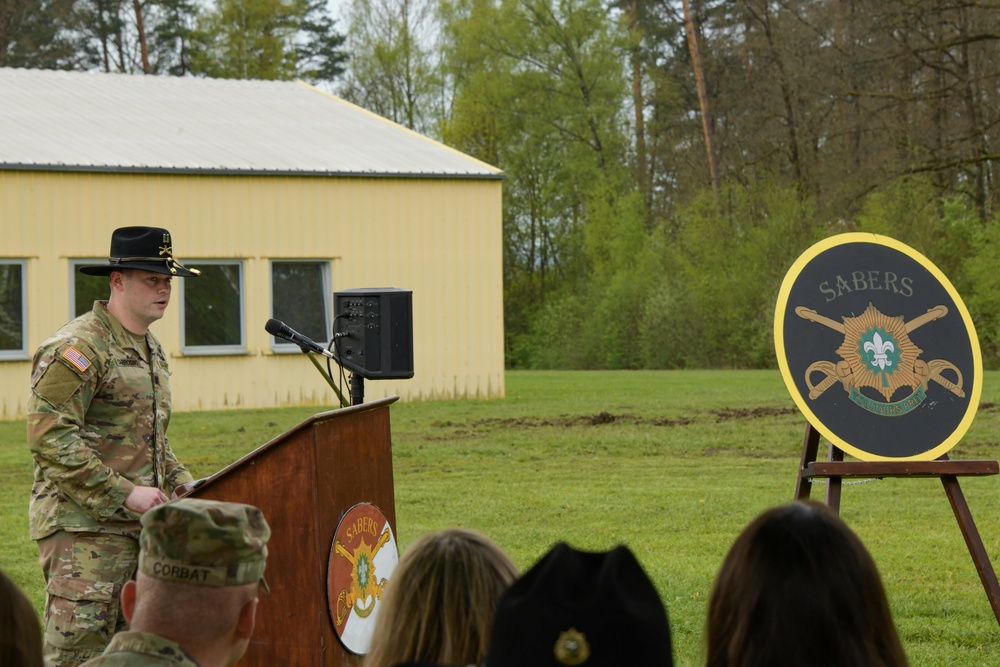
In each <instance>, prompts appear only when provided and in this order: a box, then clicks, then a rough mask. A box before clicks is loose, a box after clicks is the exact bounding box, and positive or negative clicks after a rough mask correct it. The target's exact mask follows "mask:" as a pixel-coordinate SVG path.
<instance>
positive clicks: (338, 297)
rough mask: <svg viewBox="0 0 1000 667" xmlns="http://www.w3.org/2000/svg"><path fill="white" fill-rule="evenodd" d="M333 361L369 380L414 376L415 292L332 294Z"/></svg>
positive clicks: (359, 291) (399, 290)
mask: <svg viewBox="0 0 1000 667" xmlns="http://www.w3.org/2000/svg"><path fill="white" fill-rule="evenodd" d="M333 313H334V320H333V322H334V324H333V331H334V336H335V339H336V343H335V344H334V346H333V354H334V359H336V361H337V363H338V364H340V365H341V366H343V367H344V368H347V369H349V370H351V371H353V372H355V373H357V374H358V375H360V376H361V377H363V378H365V379H366V380H395V379H406V378H411V377H413V292H411V291H409V290H402V289H396V288H395V287H387V288H384V289H349V290H343V291H341V292H334V293H333Z"/></svg>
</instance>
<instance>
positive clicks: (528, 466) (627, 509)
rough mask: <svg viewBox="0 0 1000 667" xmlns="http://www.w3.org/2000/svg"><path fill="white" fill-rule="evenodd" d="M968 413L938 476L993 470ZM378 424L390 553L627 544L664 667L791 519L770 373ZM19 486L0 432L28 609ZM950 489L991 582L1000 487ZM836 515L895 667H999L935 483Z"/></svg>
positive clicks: (245, 429) (396, 416)
mask: <svg viewBox="0 0 1000 667" xmlns="http://www.w3.org/2000/svg"><path fill="white" fill-rule="evenodd" d="M982 401H983V405H982V407H981V408H980V411H979V414H978V416H977V418H976V421H975V423H974V424H973V425H972V428H971V429H970V430H969V433H968V434H967V436H966V438H965V440H964V441H963V442H962V443H961V444H960V445H959V446H958V447H956V448H955V449H954V450H952V452H951V456H952V458H957V459H973V458H988V459H996V458H997V457H998V456H1000V444H998V440H1000V436H998V433H1000V410H998V409H997V408H995V407H993V406H992V404H993V403H994V402H1000V373H988V374H987V375H986V382H985V386H984V391H983V398H982ZM320 409H321V408H296V409H283V410H269V411H229V412H207V413H183V414H176V415H174V418H173V421H172V423H171V426H170V434H171V442H172V444H173V446H174V449H175V450H176V451H177V453H178V455H179V456H180V458H181V459H182V460H183V461H185V462H186V463H187V464H188V465H189V467H190V468H192V471H193V473H194V474H195V476H196V477H201V476H207V475H209V474H211V473H213V472H215V471H216V470H218V469H220V468H221V467H223V466H224V465H226V464H228V463H230V462H232V461H233V460H235V459H236V458H238V457H239V456H241V455H243V454H245V453H246V452H248V451H250V450H252V449H254V448H256V447H257V446H259V445H261V444H263V443H264V442H266V441H268V440H270V439H271V438H273V437H275V436H276V435H279V434H280V433H282V432H284V431H285V430H287V429H289V428H290V427H292V426H294V425H295V424H297V423H298V422H299V421H301V420H302V419H304V418H305V417H307V416H309V415H311V414H313V413H314V412H317V411H319V410H320ZM391 419H392V433H393V465H394V474H395V478H394V481H395V489H396V513H397V536H398V539H399V543H400V547H401V548H402V549H404V550H405V548H406V545H407V544H408V543H409V542H411V541H412V540H413V539H414V538H415V537H417V536H419V535H421V534H423V533H425V532H427V531H431V530H436V529H440V528H445V527H448V526H466V527H470V528H474V529H476V530H479V531H481V532H483V533H486V534H487V535H489V536H491V537H492V538H493V539H495V540H496V541H497V542H498V543H499V544H500V545H501V546H502V547H503V548H504V549H505V550H506V551H507V552H508V553H509V554H510V555H511V556H512V557H513V558H514V560H515V561H516V562H517V563H518V565H520V566H521V567H522V568H527V567H529V566H530V565H531V564H532V563H533V562H534V561H535V560H536V559H538V558H539V557H540V556H541V555H543V554H544V553H545V552H546V551H547V549H548V548H549V547H550V546H551V545H552V544H553V543H555V542H556V541H567V542H569V543H571V544H573V545H574V546H577V547H579V548H583V549H593V550H604V549H608V548H610V547H612V546H614V545H616V544H619V543H624V544H627V545H629V546H630V547H631V548H632V550H633V551H634V552H635V553H636V555H637V557H638V558H639V560H640V562H642V563H643V565H644V566H645V568H646V570H647V572H648V573H649V575H650V577H651V578H652V579H653V581H654V583H655V584H656V586H657V588H658V589H659V591H660V594H661V596H662V597H663V600H664V602H665V603H666V606H667V611H668V614H669V616H670V622H671V627H672V631H673V639H674V653H675V657H676V661H677V664H678V665H681V666H683V667H688V666H690V667H693V666H695V665H700V664H702V663H703V659H702V656H703V647H702V629H703V625H704V619H705V606H706V602H707V597H708V594H709V591H710V588H711V583H712V579H713V577H714V575H715V572H716V570H717V569H718V566H719V564H720V562H721V560H722V558H723V556H724V555H725V552H726V551H727V549H728V548H729V545H730V543H731V542H732V540H733V539H734V538H735V536H736V535H737V533H739V531H740V530H741V529H742V528H743V527H744V526H745V525H746V524H747V523H748V522H749V521H750V520H751V519H752V518H753V517H754V516H755V515H756V514H758V513H759V512H760V511H762V510H764V509H765V508H767V507H770V506H772V505H775V504H778V503H784V502H788V501H790V500H791V498H792V495H793V491H794V487H795V478H796V472H797V469H798V465H799V457H800V455H801V447H802V437H803V431H804V426H805V422H804V420H803V418H802V417H801V416H800V415H799V414H798V412H797V411H795V409H794V404H793V403H792V401H791V399H790V398H789V396H788V393H787V391H786V390H785V387H784V384H783V383H782V381H781V378H780V376H779V374H778V373H777V371H664V372H646V371H642V372H511V373H508V374H507V397H506V398H505V399H502V400H492V401H440V402H427V403H395V404H394V405H393V406H392V408H391ZM823 451H825V450H823ZM30 479H31V463H30V457H29V455H28V453H27V449H26V446H25V444H24V424H23V423H21V422H0V568H2V569H3V570H4V571H5V572H7V573H8V574H10V575H11V576H12V577H13V578H14V580H15V581H16V582H17V583H18V584H19V585H20V586H22V588H23V589H24V590H25V591H26V592H27V593H28V594H29V596H30V597H31V598H32V600H33V601H34V602H35V604H36V605H37V606H38V607H39V608H40V607H41V600H42V580H41V575H40V573H39V572H38V567H37V564H36V561H35V555H36V552H35V549H34V545H33V544H32V543H31V542H30V541H29V540H28V538H27V518H26V507H27V495H28V490H29V488H30ZM962 488H963V490H964V492H965V495H966V498H967V500H968V502H969V504H970V506H971V508H972V513H973V516H974V517H975V519H976V522H977V524H978V526H979V529H980V532H981V533H982V536H983V540H984V542H985V544H986V548H987V550H988V551H989V553H990V556H991V558H992V559H993V560H994V562H995V565H997V566H998V567H1000V563H997V561H1000V478H998V477H984V478H965V479H962ZM822 492H823V487H821V486H820V487H817V488H814V496H815V497H821V496H822ZM842 516H843V517H844V518H845V519H846V521H847V522H848V523H849V524H850V525H851V526H852V527H853V528H854V529H855V531H857V533H858V534H859V535H860V536H861V538H862V539H863V540H864V542H865V544H867V545H868V548H869V550H870V551H871V552H872V555H873V556H874V557H875V560H876V562H877V563H878V565H879V569H880V570H881V572H882V577H883V579H884V581H885V584H886V588H887V589H888V593H889V597H890V602H891V604H892V608H893V612H894V614H895V618H896V622H897V625H898V627H899V630H900V634H901V636H902V639H903V644H904V646H905V647H906V650H907V652H908V654H909V657H910V661H911V663H912V664H913V665H915V666H920V667H923V666H936V665H942V666H943V665H961V666H973V665H984V666H995V665H1000V628H998V625H997V621H996V618H995V617H994V615H993V612H992V611H991V609H990V605H989V602H988V601H987V598H986V595H985V593H984V591H983V588H982V586H981V584H980V582H979V578H978V576H977V575H976V570H975V567H974V565H973V563H972V559H971V558H970V556H969V553H968V551H967V550H966V547H965V544H964V542H963V540H962V535H961V532H960V531H959V529H958V526H957V524H956V522H955V519H954V516H953V515H952V513H951V509H950V506H949V504H948V500H947V498H946V496H945V495H944V492H943V490H942V487H941V484H940V482H939V481H938V480H936V479H887V480H880V481H872V482H869V483H862V484H853V485H845V487H844V493H843V500H842ZM265 613H266V612H265Z"/></svg>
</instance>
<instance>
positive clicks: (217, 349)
mask: <svg viewBox="0 0 1000 667" xmlns="http://www.w3.org/2000/svg"><path fill="white" fill-rule="evenodd" d="M226 265H234V266H236V267H237V268H238V270H239V277H240V280H239V305H240V315H239V317H240V342H239V344H235V345H188V344H187V333H186V331H187V307H186V305H185V292H186V287H187V281H188V280H203V278H196V277H193V278H174V280H173V281H172V282H173V284H174V285H175V286H176V285H177V284H178V283H180V285H181V288H180V289H179V290H177V292H178V299H177V301H178V304H179V307H180V311H181V313H180V331H179V332H178V333H179V337H180V346H181V354H183V355H185V356H192V357H198V356H200V357H206V356H213V355H239V354H247V353H248V349H247V303H246V300H247V293H246V260H244V259H198V260H192V259H189V260H188V261H187V262H185V266H187V267H188V268H190V267H192V266H193V267H200V266H226Z"/></svg>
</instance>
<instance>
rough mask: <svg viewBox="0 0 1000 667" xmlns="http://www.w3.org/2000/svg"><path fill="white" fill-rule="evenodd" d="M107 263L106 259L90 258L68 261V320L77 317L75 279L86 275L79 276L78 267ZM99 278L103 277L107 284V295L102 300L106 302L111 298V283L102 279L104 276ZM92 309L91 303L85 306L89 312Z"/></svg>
mask: <svg viewBox="0 0 1000 667" xmlns="http://www.w3.org/2000/svg"><path fill="white" fill-rule="evenodd" d="M107 261H108V258H107V257H92V258H91V257H73V258H71V259H70V260H69V319H71V320H72V319H75V318H77V317H78V315H77V313H76V305H77V304H76V279H77V278H79V277H80V276H81V275H86V274H81V273H80V267H81V266H99V265H100V264H101V263H104V262H107ZM89 277H95V276H89ZM100 277H103V278H104V280H105V281H107V282H108V293H107V294H106V295H105V297H104V300H105V301H107V299H108V297H109V296H111V283H110V279H109V278H107V277H104V276H100ZM93 307H94V304H93V303H90V304H87V310H91V309H93ZM87 310H85V311H83V312H81V313H80V315H82V314H83V313H85V312H87Z"/></svg>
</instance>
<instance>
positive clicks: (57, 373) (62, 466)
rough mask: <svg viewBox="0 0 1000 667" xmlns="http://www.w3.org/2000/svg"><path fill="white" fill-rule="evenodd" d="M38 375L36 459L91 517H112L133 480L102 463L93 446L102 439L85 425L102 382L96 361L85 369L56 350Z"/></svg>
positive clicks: (31, 432)
mask: <svg viewBox="0 0 1000 667" xmlns="http://www.w3.org/2000/svg"><path fill="white" fill-rule="evenodd" d="M60 349H61V348H60ZM58 352H59V351H58V350H57V353H58ZM34 375H35V377H33V382H32V388H31V396H30V397H29V399H28V446H29V448H30V449H31V454H32V456H33V457H34V460H35V462H36V463H37V464H38V467H39V469H40V470H41V471H42V474H43V475H44V476H45V477H46V478H47V479H48V480H50V481H51V482H52V483H53V484H55V485H56V486H57V487H58V488H59V490H60V492H61V493H63V494H64V495H65V496H67V497H69V498H71V499H72V500H74V501H75V502H76V503H78V504H79V505H80V506H81V507H83V508H84V509H85V510H86V511H87V512H88V513H89V514H90V515H91V516H93V517H94V518H95V519H98V520H101V519H107V518H109V517H110V516H111V515H113V514H115V513H116V512H117V511H119V510H120V509H121V508H122V507H123V505H124V503H125V499H126V498H127V497H128V495H129V493H131V492H132V489H133V488H134V485H133V484H132V482H130V481H128V480H127V479H125V478H124V477H122V476H121V475H119V474H118V473H117V472H115V471H114V470H112V469H111V468H109V467H108V466H106V465H104V463H103V462H102V461H101V459H100V457H98V455H97V454H96V453H95V451H94V449H93V447H94V446H95V445H97V444H99V443H98V441H97V440H96V437H97V436H96V434H94V433H88V431H87V429H86V427H85V422H84V415H86V414H87V408H88V406H89V405H90V402H91V400H92V399H93V395H94V392H95V389H96V387H97V386H98V385H99V382H100V379H99V377H98V375H97V368H96V365H94V364H92V365H90V367H89V368H87V369H86V370H85V371H82V372H81V371H80V370H79V369H77V368H74V367H72V366H71V365H70V364H69V363H63V362H62V361H61V360H60V359H59V355H58V354H56V355H55V358H53V359H52V361H51V362H50V363H49V364H48V365H47V366H45V367H44V368H40V369H37V370H36V372H35V373H34Z"/></svg>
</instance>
